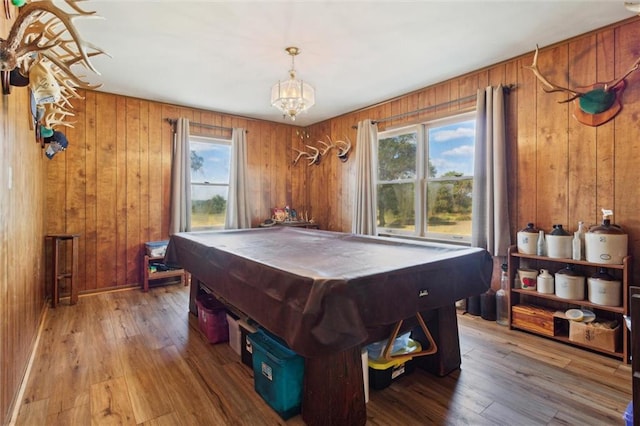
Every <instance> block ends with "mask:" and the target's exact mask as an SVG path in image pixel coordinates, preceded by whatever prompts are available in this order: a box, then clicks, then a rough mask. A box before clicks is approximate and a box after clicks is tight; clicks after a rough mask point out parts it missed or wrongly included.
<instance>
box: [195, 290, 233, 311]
mask: <svg viewBox="0 0 640 426" xmlns="http://www.w3.org/2000/svg"><path fill="white" fill-rule="evenodd" d="M196 304H197V305H198V306H199V307H200V308H202V309H205V310H207V311H213V312H217V311H222V310H225V309H226V307H225V306H224V304H223V303H222V302H220V301H219V300H218V299H216V297H215V296H214V295H212V294H206V293H205V294H199V295H198V296H197V297H196Z"/></svg>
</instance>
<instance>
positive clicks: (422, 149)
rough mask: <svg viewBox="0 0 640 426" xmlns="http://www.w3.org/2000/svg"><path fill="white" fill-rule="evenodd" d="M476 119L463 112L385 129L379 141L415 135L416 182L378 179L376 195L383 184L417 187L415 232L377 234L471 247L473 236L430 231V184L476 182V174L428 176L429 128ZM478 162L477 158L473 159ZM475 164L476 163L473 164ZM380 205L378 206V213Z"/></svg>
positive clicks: (392, 230) (473, 113)
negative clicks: (428, 215)
mask: <svg viewBox="0 0 640 426" xmlns="http://www.w3.org/2000/svg"><path fill="white" fill-rule="evenodd" d="M475 119H476V110H475V109H474V110H471V111H464V112H460V113H455V114H452V115H448V116H446V117H440V118H435V119H432V120H427V121H423V122H420V123H416V124H412V125H409V126H402V127H398V128H393V129H389V130H385V131H383V132H380V133H379V134H378V141H379V140H380V139H383V138H388V137H393V136H398V135H401V134H407V133H416V167H415V170H416V176H415V178H414V179H397V180H391V181H389V180H379V179H377V180H376V192H377V191H378V188H379V185H381V184H397V183H413V184H414V215H415V227H414V230H411V231H405V230H400V229H395V228H388V227H384V228H380V227H379V228H378V234H379V235H383V236H393V237H399V238H410V239H420V240H429V241H439V242H447V243H455V244H461V245H470V244H471V235H459V234H449V233H442V232H430V231H429V227H428V217H427V210H428V206H427V202H428V188H429V183H430V182H432V184H433V183H438V182H452V181H462V180H469V179H471V181H472V182H473V178H474V177H473V175H471V176H468V175H464V176H460V177H455V176H447V177H429V175H428V170H429V139H428V134H429V129H432V128H437V127H443V126H447V125H451V124H455V123H460V122H466V121H470V120H474V121H475ZM377 161H378V164H377V165H376V178H378V176H379V166H380V163H379V160H377ZM472 161H473V162H475V158H474V159H473V160H472ZM474 165H475V164H474ZM377 209H378V206H377V205H376V210H377Z"/></svg>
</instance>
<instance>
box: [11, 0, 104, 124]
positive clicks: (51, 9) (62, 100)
mask: <svg viewBox="0 0 640 426" xmlns="http://www.w3.org/2000/svg"><path fill="white" fill-rule="evenodd" d="M80 1H82V0H65V3H66V4H67V6H68V7H69V8H70V9H72V10H73V12H66V11H64V10H62V9H61V8H59V7H58V6H56V5H54V3H53V1H51V0H41V1H32V2H30V3H28V4H26V5H24V6H22V7H21V8H20V9H19V14H18V17H17V18H16V21H15V22H14V24H13V26H12V27H11V30H10V31H9V35H8V37H7V38H6V40H5V39H2V38H0V72H1V73H2V90H3V93H4V94H9V93H11V87H10V86H11V84H12V81H13V80H12V78H9V74H10V73H12V71H13V74H15V73H16V71H19V72H20V74H21V75H22V76H25V77H26V76H27V75H28V76H29V80H31V81H29V85H30V87H31V89H32V91H33V90H42V91H43V93H44V94H40V95H39V96H36V97H37V98H38V99H39V101H38V102H37V103H38V104H39V105H38V107H39V109H41V110H43V111H44V112H41V113H40V114H38V116H39V117H40V118H38V119H37V121H38V125H43V126H46V127H48V128H53V127H54V126H57V125H64V126H70V124H69V123H66V122H65V117H66V116H69V115H73V114H72V113H71V112H70V111H69V110H70V109H72V106H71V103H70V102H69V98H71V97H76V98H79V97H80V96H79V95H78V93H77V92H76V89H75V88H76V87H80V88H83V89H96V88H98V87H100V86H99V85H91V84H89V83H88V82H87V81H84V80H83V77H80V76H79V75H78V74H77V73H76V70H75V69H72V68H75V67H82V68H84V69H86V70H90V71H92V72H94V73H96V74H99V73H98V71H97V70H96V69H95V67H94V66H93V64H92V63H91V58H92V57H94V56H96V55H101V54H106V53H105V52H104V51H103V50H102V49H100V48H98V47H96V46H94V45H93V44H91V43H89V42H87V41H85V40H83V39H82V38H81V37H80V34H79V32H78V31H77V30H76V28H75V26H74V21H75V20H76V19H78V18H99V17H98V16H97V15H95V12H90V11H85V10H82V9H81V8H80V7H79V6H78V3H79V2H80ZM32 70H34V72H33V73H32V72H31V71H32ZM13 74H12V75H13ZM32 77H33V78H32ZM23 78H24V77H23ZM36 79H37V81H33V80H36ZM44 85H46V87H47V89H42V87H43V86H44ZM58 86H59V87H58ZM48 88H51V92H52V94H51V95H49V93H48V92H47V90H48ZM34 118H35V117H34Z"/></svg>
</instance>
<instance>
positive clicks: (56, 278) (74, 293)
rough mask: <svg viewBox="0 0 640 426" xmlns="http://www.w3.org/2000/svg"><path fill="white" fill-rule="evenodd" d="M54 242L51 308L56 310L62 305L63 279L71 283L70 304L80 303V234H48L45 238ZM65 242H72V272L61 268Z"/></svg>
mask: <svg viewBox="0 0 640 426" xmlns="http://www.w3.org/2000/svg"><path fill="white" fill-rule="evenodd" d="M45 238H46V239H47V240H49V241H51V242H52V247H51V251H52V256H51V264H52V268H51V270H52V283H53V295H52V300H51V307H52V308H55V307H56V306H57V305H58V303H60V290H59V282H60V280H63V279H68V280H69V283H70V287H71V288H70V292H71V296H70V298H69V304H70V305H75V304H76V303H77V302H78V286H77V283H76V278H77V277H78V239H79V238H80V234H48V235H46V237H45ZM63 242H71V270H69V271H63V269H64V268H61V267H60V264H59V263H60V245H61V243H63Z"/></svg>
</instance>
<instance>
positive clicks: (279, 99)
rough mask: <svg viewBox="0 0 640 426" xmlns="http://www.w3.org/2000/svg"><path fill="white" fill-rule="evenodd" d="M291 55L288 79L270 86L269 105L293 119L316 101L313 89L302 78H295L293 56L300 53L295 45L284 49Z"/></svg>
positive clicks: (283, 115)
mask: <svg viewBox="0 0 640 426" xmlns="http://www.w3.org/2000/svg"><path fill="white" fill-rule="evenodd" d="M284 50H285V51H286V52H287V53H288V54H289V55H291V69H290V70H289V80H287V81H278V82H277V83H276V84H275V85H274V86H273V87H272V88H271V105H273V106H274V107H276V108H278V109H279V110H280V111H282V117H283V118H284V117H286V116H287V115H288V116H289V117H290V118H291V120H292V121H295V119H296V115H298V114H299V113H301V112H303V111H306V110H308V109H309V108H311V107H312V106H313V105H314V104H315V103H316V93H315V89H314V88H313V87H312V86H311V85H310V84H309V83H305V82H304V81H302V80H296V70H295V66H294V65H295V64H294V62H295V57H296V55H298V54H299V53H300V49H298V48H297V47H287V48H286V49H284Z"/></svg>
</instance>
